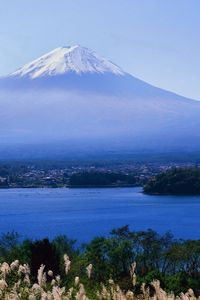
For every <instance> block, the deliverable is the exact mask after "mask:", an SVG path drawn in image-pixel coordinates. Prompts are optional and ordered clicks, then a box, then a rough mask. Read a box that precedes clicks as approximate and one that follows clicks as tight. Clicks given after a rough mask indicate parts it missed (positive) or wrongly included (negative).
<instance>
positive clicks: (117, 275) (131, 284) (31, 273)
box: [0, 226, 200, 300]
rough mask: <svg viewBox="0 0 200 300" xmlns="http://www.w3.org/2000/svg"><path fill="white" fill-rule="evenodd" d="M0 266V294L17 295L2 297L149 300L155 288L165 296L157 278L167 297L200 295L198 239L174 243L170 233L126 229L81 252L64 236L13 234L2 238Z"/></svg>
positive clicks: (199, 243) (96, 239) (86, 247)
mask: <svg viewBox="0 0 200 300" xmlns="http://www.w3.org/2000/svg"><path fill="white" fill-rule="evenodd" d="M66 253H67V256H66V255H65V254H66ZM64 255H65V256H64ZM63 257H65V259H64V261H63ZM18 260H19V261H18ZM13 261H14V264H13ZM5 262H6V263H5ZM133 262H136V263H137V268H136V270H135V264H133ZM0 263H1V265H0V277H1V279H0V291H1V293H2V295H6V294H9V293H10V294H11V293H13V295H15V298H14V296H13V298H11V296H9V297H10V298H9V297H7V298H6V297H5V296H2V297H3V298H1V299H88V298H89V299H92V300H93V299H134V297H136V296H137V297H139V298H140V297H141V298H144V299H147V298H148V297H150V296H152V295H153V294H154V292H155V290H156V293H157V292H159V293H161V295H165V296H166V294H165V293H164V292H163V291H160V288H159V283H158V281H154V280H156V279H157V280H159V282H160V284H161V287H162V288H163V289H164V290H166V292H167V293H169V292H170V291H173V292H174V293H175V294H176V295H179V294H180V293H181V292H184V293H186V292H187V290H188V289H189V288H192V289H193V291H194V293H195V294H196V295H200V240H193V241H192V240H188V241H183V240H176V239H174V238H173V236H172V235H171V234H170V233H165V234H164V235H159V234H158V233H156V232H154V231H152V230H147V231H138V232H135V231H130V230H129V228H128V226H124V227H122V228H119V229H116V230H113V231H112V232H111V234H110V236H108V237H96V238H94V239H93V240H92V241H91V242H90V243H88V244H85V245H82V246H81V247H79V248H77V247H76V246H75V241H73V240H70V239H68V238H67V237H65V236H58V237H56V238H55V239H53V240H52V241H49V240H48V239H43V240H38V241H32V240H24V241H20V239H19V236H18V235H17V234H16V233H8V234H4V235H2V236H1V238H0ZM8 264H9V265H8ZM19 265H20V266H19ZM41 265H43V266H42V267H41ZM69 269H70V272H68V271H69ZM38 270H39V273H38ZM130 273H131V276H130ZM60 276H61V277H60ZM88 277H89V278H88ZM75 278H76V279H75ZM79 278H81V283H82V284H80V279H79ZM136 278H137V280H136ZM52 280H53V281H52ZM152 282H153V283H152ZM35 283H36V284H35ZM143 283H144V284H146V287H144V285H143ZM72 287H73V289H71V288H72ZM119 287H120V288H119ZM141 287H142V289H143V290H142V291H143V292H142V295H141ZM122 291H123V292H122ZM3 293H4V294H3ZM70 293H71V294H70ZM113 293H114V294H113ZM115 293H117V294H118V293H119V294H118V296H116V295H115ZM127 293H128V294H127ZM148 293H150V294H148ZM163 293H164V294H163ZM190 293H191V291H190ZM19 294H20V295H21V296H19V297H18V298H17V296H16V295H19ZM37 294H38V296H37ZM53 294H55V295H58V296H55V295H54V296H53ZM59 294H60V295H62V297H61V296H59ZM85 294H87V297H88V298H86V296H85ZM111 294H112V295H111ZM22 295H23V297H22ZM30 295H31V296H30ZM41 295H43V296H41ZM64 295H65V297H64ZM81 295H82V296H81ZM120 295H121V296H120ZM125 295H126V296H125ZM127 295H128V296H127ZM148 295H149V296H148ZM28 296H30V297H29V298H28ZM165 296H162V297H165ZM31 297H32V298H31ZM34 297H35V298H34ZM42 297H43V298H42ZM45 297H46V298H45ZM48 297H49V298H48ZM56 297H57V298H56ZM59 297H60V298H59ZM70 297H71V298H70ZM120 297H121V298H120ZM157 297H158V299H159V300H164V299H165V298H159V296H158V295H157ZM166 297H167V296H166ZM166 299H167V298H166ZM185 299H187V300H188V298H185Z"/></svg>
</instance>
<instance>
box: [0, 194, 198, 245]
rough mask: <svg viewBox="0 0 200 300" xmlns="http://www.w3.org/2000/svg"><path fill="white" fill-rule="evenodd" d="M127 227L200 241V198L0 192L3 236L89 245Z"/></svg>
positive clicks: (0, 226)
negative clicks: (70, 240)
mask: <svg viewBox="0 0 200 300" xmlns="http://www.w3.org/2000/svg"><path fill="white" fill-rule="evenodd" d="M125 224H129V225H130V228H131V229H134V230H141V229H147V228H152V229H155V230H157V231H158V232H160V233H164V232H165V231H167V230H171V231H172V233H173V234H174V235H175V237H179V238H200V197H199V196H185V197H179V196H147V195H144V194H142V192H141V189H140V188H105V189H103V188H101V189H64V188H63V189H8V190H0V233H5V232H8V231H12V230H15V231H17V232H18V233H19V234H20V235H21V237H22V238H26V237H30V238H43V237H49V238H53V237H54V236H56V235H59V234H66V235H68V236H69V237H71V238H75V239H77V240H78V241H79V242H85V241H88V240H90V239H91V238H92V237H94V236H97V235H106V234H108V233H109V232H110V230H111V229H113V228H117V227H120V226H123V225H125Z"/></svg>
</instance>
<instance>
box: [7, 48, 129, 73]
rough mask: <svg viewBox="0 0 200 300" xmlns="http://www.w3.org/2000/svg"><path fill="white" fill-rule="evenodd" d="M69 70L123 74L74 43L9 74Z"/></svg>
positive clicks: (95, 54)
mask: <svg viewBox="0 0 200 300" xmlns="http://www.w3.org/2000/svg"><path fill="white" fill-rule="evenodd" d="M70 72H75V73H76V74H84V73H97V74H104V73H111V74H115V75H124V74H125V72H123V70H122V69H121V68H120V67H118V66H117V65H115V64H114V63H112V62H110V61H109V60H107V59H105V58H104V57H102V56H99V55H98V54H97V53H96V52H94V51H92V50H90V49H88V48H86V47H81V46H79V45H76V46H72V47H62V48H57V49H55V50H53V51H51V52H49V53H47V54H45V55H43V56H41V57H39V58H38V59H36V60H34V61H32V62H30V63H28V64H26V65H25V66H24V67H22V68H20V69H18V70H17V71H16V72H14V73H12V74H10V76H17V77H23V76H28V77H29V78H32V79H34V78H39V77H42V76H55V75H63V74H66V73H70Z"/></svg>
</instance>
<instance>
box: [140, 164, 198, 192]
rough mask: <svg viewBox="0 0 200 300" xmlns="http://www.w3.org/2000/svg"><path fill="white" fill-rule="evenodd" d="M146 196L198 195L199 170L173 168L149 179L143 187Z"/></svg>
mask: <svg viewBox="0 0 200 300" xmlns="http://www.w3.org/2000/svg"><path fill="white" fill-rule="evenodd" d="M144 192H145V193H147V194H159V195H200V169H199V168H174V169H171V170H169V171H167V172H165V173H161V174H159V175H157V176H155V177H153V178H151V179H150V180H149V181H148V183H147V184H146V185H145V186H144Z"/></svg>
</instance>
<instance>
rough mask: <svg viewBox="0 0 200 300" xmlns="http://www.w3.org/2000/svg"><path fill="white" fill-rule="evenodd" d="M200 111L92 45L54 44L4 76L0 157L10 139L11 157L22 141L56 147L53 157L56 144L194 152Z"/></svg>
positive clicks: (199, 142) (197, 144)
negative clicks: (130, 71)
mask: <svg viewBox="0 0 200 300" xmlns="http://www.w3.org/2000/svg"><path fill="white" fill-rule="evenodd" d="M199 115H200V102H199V101H194V100H191V99H187V98H184V97H181V96H178V95H176V94H174V93H171V92H168V91H165V90H163V89H160V88H157V87H154V86H152V85H150V84H148V83H146V82H144V81H142V80H140V79H138V78H136V77H134V76H132V75H130V74H128V73H126V72H124V71H123V70H122V69H121V68H120V67H118V66H117V65H115V64H114V63H112V62H110V61H108V60H106V59H105V58H103V57H101V56H99V55H98V54H97V53H95V52H94V51H92V50H89V49H87V48H84V47H81V46H73V47H63V48H57V49H55V50H53V51H51V52H49V53H47V54H45V55H43V56H41V57H40V58H38V59H36V60H34V61H33V62H31V63H28V64H26V65H25V66H24V67H22V68H20V69H19V70H17V71H16V72H14V73H12V74H10V75H9V76H7V77H4V78H0V140H1V145H0V156H1V157H3V155H4V152H2V151H4V150H2V145H5V149H7V145H11V146H10V147H11V148H12V147H13V148H12V149H11V148H10V149H11V150H10V151H11V152H10V153H11V156H12V155H13V157H14V154H15V146H16V145H19V144H21V145H24V146H26V145H32V144H34V145H38V150H37V151H38V155H40V150H41V149H43V150H44V151H46V150H45V149H47V151H50V148H51V147H52V149H53V150H52V153H54V154H55V156H54V155H53V157H56V155H58V152H59V151H58V150H57V146H58V147H60V148H59V149H62V151H63V153H64V155H65V154H66V153H68V151H69V149H71V150H70V151H72V153H73V154H76V153H82V150H80V149H83V148H84V149H86V150H84V151H86V152H87V151H90V150H91V151H94V153H95V151H96V150H98V151H99V152H101V151H108V152H109V153H110V150H112V151H118V152H119V153H124V151H128V153H131V152H132V151H141V149H145V151H146V149H147V150H150V151H155V152H159V151H168V150H169V151H171V150H173V151H174V149H175V150H177V149H179V151H191V150H192V149H195V151H196V150H198V149H199V148H200V133H199V131H198V130H196V129H197V128H199V127H200V118H199ZM47 144H49V145H50V146H49V147H47V146H46V145H47ZM12 145H13V146H12ZM42 145H43V146H44V147H43V148H40V147H42ZM54 147H55V148H54ZM94 148H95V149H94ZM13 149H14V150H13ZM20 149H21V148H20ZM24 149H25V148H24ZM92 149H93V150H92ZM43 150H41V151H43ZM6 151H7V150H5V152H6ZM6 153H7V152H6ZM24 153H28V155H29V151H26V150H20V151H19V154H20V155H21V154H24ZM45 153H46V152H45ZM6 155H7V154H6ZM34 155H36V154H34V153H33V154H30V156H29V157H31V158H33V157H34ZM45 155H46V154H45Z"/></svg>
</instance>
